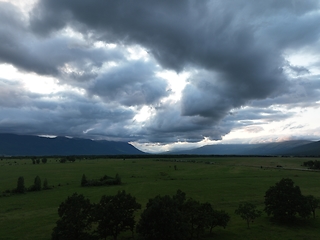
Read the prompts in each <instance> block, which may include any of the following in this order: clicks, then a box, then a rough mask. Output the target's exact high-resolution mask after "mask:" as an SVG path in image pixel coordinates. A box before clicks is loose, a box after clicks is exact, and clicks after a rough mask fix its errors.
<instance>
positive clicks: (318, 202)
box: [306, 195, 320, 218]
mask: <svg viewBox="0 0 320 240" xmlns="http://www.w3.org/2000/svg"><path fill="white" fill-rule="evenodd" d="M306 199H307V202H308V204H309V206H310V209H311V212H312V216H313V218H316V209H317V208H319V206H320V200H319V199H318V198H315V197H314V196H312V195H308V196H306Z"/></svg>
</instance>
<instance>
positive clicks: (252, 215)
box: [235, 202, 261, 228]
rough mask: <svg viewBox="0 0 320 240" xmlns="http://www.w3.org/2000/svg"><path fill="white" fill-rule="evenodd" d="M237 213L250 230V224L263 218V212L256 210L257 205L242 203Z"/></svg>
mask: <svg viewBox="0 0 320 240" xmlns="http://www.w3.org/2000/svg"><path fill="white" fill-rule="evenodd" d="M235 213H236V214H237V215H240V217H241V218H242V219H244V220H246V221H247V227H248V228H250V222H253V220H255V219H256V218H257V217H260V216H261V211H259V210H257V209H256V205H254V204H252V203H249V202H245V203H241V204H240V205H239V207H238V209H236V211H235Z"/></svg>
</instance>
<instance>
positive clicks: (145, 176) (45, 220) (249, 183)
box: [0, 157, 320, 240]
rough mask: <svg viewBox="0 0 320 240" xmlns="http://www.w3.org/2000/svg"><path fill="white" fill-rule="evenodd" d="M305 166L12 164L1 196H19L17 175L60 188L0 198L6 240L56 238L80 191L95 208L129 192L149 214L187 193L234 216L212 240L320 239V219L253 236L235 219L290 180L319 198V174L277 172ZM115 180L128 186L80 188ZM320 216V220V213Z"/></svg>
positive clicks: (266, 227)
mask: <svg viewBox="0 0 320 240" xmlns="http://www.w3.org/2000/svg"><path fill="white" fill-rule="evenodd" d="M177 160H179V161H177ZM307 160H310V159H304V158H269V157H268V158H261V157H252V158H246V157H212V158H200V157H199V158H196V157H195V158H187V159H159V160H158V161H155V160H154V159H134V160H132V161H131V160H130V161H123V160H119V159H93V160H81V161H79V160H77V161H76V162H74V163H70V162H67V163H64V164H61V163H59V162H57V161H56V159H53V158H51V159H50V158H49V159H48V162H47V163H46V164H42V163H40V164H32V161H31V160H30V159H6V160H4V163H3V164H2V165H1V166H0V192H3V191H6V190H7V189H14V188H15V187H16V186H17V179H18V177H19V176H23V177H24V179H25V186H26V187H29V186H31V185H32V184H33V181H34V177H35V176H37V175H38V176H39V177H40V178H41V180H42V181H43V180H44V179H45V178H46V179H47V180H48V185H49V186H54V188H53V189H52V190H50V191H40V192H27V193H26V194H15V195H12V196H7V197H0V232H1V236H0V239H19V240H21V239H25V240H26V239H32V240H37V239H41V240H45V239H48V240H49V239H51V232H52V228H53V227H54V226H55V222H56V221H57V219H58V214H57V209H58V206H59V205H60V203H61V202H62V201H64V200H65V199H66V198H67V197H68V196H70V195H72V194H73V193H74V192H77V193H79V194H83V195H84V196H85V197H87V198H89V199H90V201H91V202H98V201H99V200H100V198H101V196H102V195H104V194H105V195H114V194H116V193H117V192H118V191H119V190H125V191H126V192H127V193H130V194H132V195H133V196H134V197H136V199H137V202H139V203H141V204H142V207H143V208H144V207H145V205H146V203H147V201H148V199H149V198H153V197H155V196H156V195H159V194H160V195H165V194H169V195H173V194H175V192H176V190H177V189H181V190H182V191H184V192H185V193H186V194H187V197H192V198H193V199H195V200H198V201H200V202H210V203H211V204H212V205H213V206H214V207H215V208H216V209H222V210H225V211H226V212H228V213H229V214H230V216H231V220H230V222H229V224H228V226H227V228H226V229H220V228H217V229H214V230H213V234H212V235H210V234H208V233H207V234H206V236H205V238H204V239H208V240H210V239H281V240H282V239H319V238H320V227H319V226H320V218H318V217H317V218H316V219H315V220H313V219H310V220H309V221H308V222H307V224H306V225H301V226H300V225H299V226H294V227H288V226H280V225H278V224H275V223H273V222H271V221H270V219H269V218H268V217H267V216H266V214H265V213H264V214H263V216H262V217H260V218H258V219H256V220H255V222H254V223H252V224H251V226H250V227H251V228H250V229H249V230H248V229H246V222H245V221H243V220H242V219H241V218H240V217H239V216H237V215H235V214H234V211H235V209H236V208H237V207H238V205H239V203H241V202H244V201H250V202H253V203H255V204H256V205H257V207H258V209H259V210H263V208H264V204H263V201H264V197H263V196H264V194H265V192H266V190H267V189H268V188H269V187H270V186H272V185H274V184H275V183H276V182H278V181H279V180H281V179H282V178H291V179H292V180H293V181H294V182H295V184H296V185H298V186H300V188H301V191H302V194H304V195H308V194H312V195H314V196H315V197H320V191H319V180H320V172H306V171H299V170H286V169H280V168H276V166H277V165H281V166H283V167H284V168H302V167H301V166H300V165H301V164H302V163H303V162H304V161H307ZM311 160H312V159H311ZM14 162H16V163H14ZM211 163H212V164H211ZM175 165H176V169H177V170H175V168H174V166H175ZM261 167H262V168H261ZM116 173H119V174H120V176H121V179H122V182H123V184H122V185H120V186H100V187H95V188H83V187H81V186H80V185H81V177H82V175H83V174H86V176H90V177H92V178H99V177H101V176H104V175H109V176H114V175H115V174H116ZM142 210H143V209H142ZM142 210H141V211H140V212H139V213H138V214H137V219H138V218H139V215H140V214H141V212H142ZM317 214H319V216H320V211H319V213H317ZM136 237H138V236H136ZM119 239H121V236H120V238H119Z"/></svg>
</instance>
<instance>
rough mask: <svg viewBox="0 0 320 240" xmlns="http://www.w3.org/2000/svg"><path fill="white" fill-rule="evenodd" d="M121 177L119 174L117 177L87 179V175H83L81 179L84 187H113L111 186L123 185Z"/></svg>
mask: <svg viewBox="0 0 320 240" xmlns="http://www.w3.org/2000/svg"><path fill="white" fill-rule="evenodd" d="M121 183H122V181H121V177H120V175H119V174H118V173H117V174H116V176H115V177H110V176H107V175H104V176H103V177H101V178H99V179H89V180H88V179H87V177H86V175H85V174H83V175H82V178H81V186H82V187H94V186H111V185H121Z"/></svg>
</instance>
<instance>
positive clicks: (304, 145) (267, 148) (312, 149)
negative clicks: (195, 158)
mask: <svg viewBox="0 0 320 240" xmlns="http://www.w3.org/2000/svg"><path fill="white" fill-rule="evenodd" d="M167 154H190V155H261V156H262V155H263V156H277V155H284V156H320V141H318V142H312V141H307V140H294V141H285V142H272V143H260V144H214V145H206V146H203V147H199V148H195V149H189V150H183V151H172V152H167Z"/></svg>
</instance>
